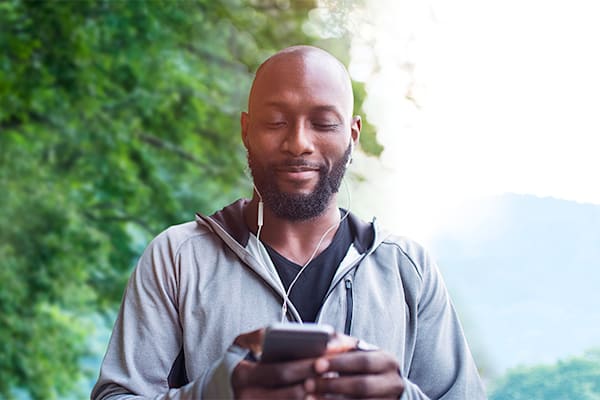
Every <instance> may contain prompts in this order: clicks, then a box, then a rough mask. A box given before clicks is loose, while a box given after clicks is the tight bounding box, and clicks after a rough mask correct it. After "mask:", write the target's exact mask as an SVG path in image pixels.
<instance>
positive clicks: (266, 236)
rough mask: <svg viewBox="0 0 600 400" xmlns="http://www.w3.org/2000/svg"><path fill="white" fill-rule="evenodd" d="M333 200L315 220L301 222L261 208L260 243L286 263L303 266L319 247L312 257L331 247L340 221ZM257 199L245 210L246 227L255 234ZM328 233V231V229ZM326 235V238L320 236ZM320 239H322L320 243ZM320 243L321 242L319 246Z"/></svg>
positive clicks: (256, 227) (333, 198)
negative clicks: (280, 256)
mask: <svg viewBox="0 0 600 400" xmlns="http://www.w3.org/2000/svg"><path fill="white" fill-rule="evenodd" d="M336 204H337V202H336V197H335V196H332V198H331V199H330V201H329V204H328V205H327V207H326V208H325V210H324V211H323V212H322V213H321V214H320V215H319V216H317V217H315V218H311V219H309V220H303V221H290V220H287V219H284V218H279V217H277V216H276V215H275V214H273V212H272V211H271V210H270V209H269V208H268V207H267V205H266V204H265V205H264V216H263V221H264V222H263V226H262V229H261V233H260V240H261V241H262V242H263V243H265V244H268V245H269V246H270V247H272V248H273V249H275V251H277V252H278V253H279V254H281V255H282V256H284V257H286V258H287V259H288V260H290V261H293V262H295V263H296V264H299V265H304V264H305V263H306V262H307V261H308V260H309V258H310V257H311V255H312V254H313V252H314V251H315V247H316V246H317V245H319V248H318V249H317V251H316V253H315V257H316V256H317V255H318V254H320V253H321V252H322V251H323V250H325V249H326V248H327V246H329V245H330V244H331V241H332V239H333V237H334V236H335V233H336V232H337V226H336V224H338V223H339V222H340V211H339V209H338V207H337V205H336ZM257 210H258V198H257V197H256V196H254V197H253V198H252V201H251V202H250V203H248V205H247V206H246V209H245V210H244V218H245V221H246V224H247V225H248V227H249V228H250V230H251V231H252V232H254V234H256V232H257V230H258V226H257V215H258V211H257ZM331 227H333V229H330V230H329V232H327V230H328V229H329V228H331ZM325 232H327V234H326V235H325V237H324V238H323V235H324V234H325ZM321 238H323V240H322V241H321ZM319 241H321V243H320V244H319Z"/></svg>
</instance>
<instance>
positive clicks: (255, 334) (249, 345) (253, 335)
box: [233, 328, 265, 354]
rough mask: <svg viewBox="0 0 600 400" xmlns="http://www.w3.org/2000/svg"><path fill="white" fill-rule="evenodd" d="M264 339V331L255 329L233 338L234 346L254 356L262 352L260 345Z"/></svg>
mask: <svg viewBox="0 0 600 400" xmlns="http://www.w3.org/2000/svg"><path fill="white" fill-rule="evenodd" d="M264 337H265V329H264V328H262V329H257V330H255V331H252V332H248V333H243V334H241V335H239V336H238V337H236V338H235V340H234V341H233V343H234V344H236V345H238V346H240V347H242V348H244V349H248V350H250V351H252V353H254V354H260V353H261V352H262V343H263V339H264Z"/></svg>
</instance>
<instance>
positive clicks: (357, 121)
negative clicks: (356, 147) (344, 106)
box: [350, 115, 362, 144]
mask: <svg viewBox="0 0 600 400" xmlns="http://www.w3.org/2000/svg"><path fill="white" fill-rule="evenodd" d="M361 128H362V120H361V118H360V115H356V116H354V117H353V118H352V125H351V127H350V129H351V130H352V142H353V144H358V139H359V138H360V130H361Z"/></svg>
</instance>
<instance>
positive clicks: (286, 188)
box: [242, 54, 360, 220]
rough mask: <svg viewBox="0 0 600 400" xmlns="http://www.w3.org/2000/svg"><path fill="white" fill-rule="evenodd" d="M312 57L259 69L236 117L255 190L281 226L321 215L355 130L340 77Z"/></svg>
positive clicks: (339, 69) (345, 84)
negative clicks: (282, 220) (282, 221)
mask: <svg viewBox="0 0 600 400" xmlns="http://www.w3.org/2000/svg"><path fill="white" fill-rule="evenodd" d="M319 56H320V55H319V54H317V55H313V54H308V55H306V56H299V55H292V56H284V57H280V58H278V59H275V60H271V61H270V62H268V63H267V64H265V65H264V66H263V68H262V70H261V71H260V72H259V74H258V75H257V78H256V81H255V83H254V85H253V88H252V91H251V94H250V100H249V106H248V113H243V114H242V138H243V140H244V144H245V145H246V148H247V150H248V164H249V166H250V169H251V171H252V175H253V177H254V183H255V185H256V187H257V188H258V190H259V192H260V193H261V195H262V197H263V200H264V202H265V204H266V206H267V207H268V208H269V209H271V210H272V211H273V212H274V213H275V215H277V216H278V217H280V218H285V219H288V220H306V219H311V218H314V217H317V216H318V215H320V214H321V213H322V212H323V211H324V210H325V209H326V207H327V206H328V205H329V204H330V201H331V199H332V197H333V195H334V193H336V192H337V191H338V189H339V186H340V183H341V180H342V177H343V175H344V172H345V169H346V164H347V161H348V159H349V157H350V152H351V146H350V141H356V140H358V135H359V131H360V119H355V118H352V96H351V89H350V87H349V83H348V82H347V76H345V75H344V71H343V69H342V67H341V66H340V65H338V64H335V63H334V62H332V61H331V60H329V59H323V58H322V56H321V57H319Z"/></svg>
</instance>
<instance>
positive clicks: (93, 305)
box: [0, 0, 381, 399]
mask: <svg viewBox="0 0 600 400" xmlns="http://www.w3.org/2000/svg"><path fill="white" fill-rule="evenodd" d="M315 6H316V4H315V1H292V2H285V1H275V0H273V1H258V0H254V1H245V0H221V1H212V0H193V1H192V0H189V1H167V0H165V1H158V0H156V1H154V0H153V1H146V2H137V1H136V2H133V1H108V0H105V1H101V0H98V1H83V0H81V1H27V0H8V1H2V2H0V48H1V49H2V52H1V53H0V188H1V189H0V210H1V213H2V218H0V282H2V289H1V290H0V398H3V397H7V398H11V397H13V396H14V395H15V393H16V391H19V393H24V394H25V395H27V396H31V397H34V398H44V399H48V398H57V397H59V396H62V395H64V394H65V393H68V392H69V391H70V390H71V389H72V387H73V385H74V383H75V382H77V380H78V379H79V378H80V377H81V376H82V374H84V373H85V371H83V370H82V369H81V368H80V361H81V359H82V357H84V356H86V355H87V354H88V353H89V350H88V347H87V342H86V340H87V338H88V337H89V336H90V333H91V332H93V330H94V322H93V321H95V319H93V317H94V316H97V315H104V316H105V319H106V323H107V324H109V325H110V324H112V320H111V317H110V316H111V315H112V314H111V311H114V309H115V308H116V307H117V306H118V303H119V301H120V298H121V295H122V292H123V288H124V285H125V282H126V279H127V278H128V276H129V273H130V271H131V268H132V267H133V265H134V261H135V258H136V257H137V256H138V255H139V254H140V252H141V251H142V249H143V247H144V246H145V244H146V243H147V241H148V240H149V238H151V237H152V236H154V235H155V234H156V233H158V232H159V231H161V230H162V229H164V228H165V227H166V226H167V225H169V224H173V223H178V222H182V221H186V220H190V219H191V218H192V217H193V215H192V213H193V211H194V210H202V211H203V212H210V211H213V210H214V209H215V208H216V207H218V206H222V205H223V204H225V203H227V202H229V201H231V200H233V199H235V198H237V197H239V196H242V195H245V194H246V195H247V194H248V193H249V184H248V180H247V179H245V178H244V173H243V171H244V167H245V153H244V151H243V148H242V146H241V144H240V140H239V126H238V120H239V111H240V110H242V109H244V107H245V102H246V94H247V91H248V88H249V85H250V82H251V78H252V72H253V71H254V70H255V69H256V67H257V66H258V64H259V63H260V62H261V61H262V60H263V59H264V58H265V57H266V56H268V55H270V54H271V53H272V52H274V51H275V50H278V49H280V48H282V47H285V46H287V45H292V44H297V43H316V42H317V41H318V38H314V37H310V36H308V35H307V34H306V33H304V31H303V24H304V22H305V21H306V18H307V15H308V11H309V10H311V9H312V8H314V7H315ZM274 21H276V23H273V22H274ZM341 42H343V40H342V41H341ZM344 46H346V47H345V48H346V49H347V44H346V45H342V46H341V48H342V49H343V48H344ZM337 48H338V49H339V48H340V45H339V44H338V45H337ZM357 90H358V92H359V95H360V96H359V97H358V99H357V101H358V102H359V104H360V102H361V101H362V98H361V97H362V96H363V95H364V92H362V91H361V87H360V85H357ZM377 146H378V144H377V142H376V140H374V132H368V133H367V134H366V135H365V145H364V148H365V149H366V150H367V151H371V152H375V153H376V152H378V151H381V149H380V148H378V147H377ZM96 372H97V371H93V373H94V374H95V373H96Z"/></svg>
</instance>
